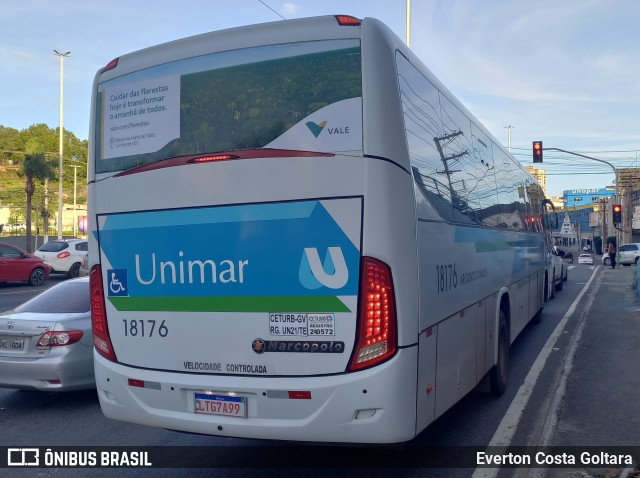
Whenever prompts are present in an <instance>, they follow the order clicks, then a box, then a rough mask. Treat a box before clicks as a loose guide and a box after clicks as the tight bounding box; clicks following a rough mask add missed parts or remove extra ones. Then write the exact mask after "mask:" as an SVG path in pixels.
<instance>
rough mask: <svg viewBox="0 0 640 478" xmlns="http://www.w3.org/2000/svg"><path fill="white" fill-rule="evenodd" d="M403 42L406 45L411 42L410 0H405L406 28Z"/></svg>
mask: <svg viewBox="0 0 640 478" xmlns="http://www.w3.org/2000/svg"><path fill="white" fill-rule="evenodd" d="M406 35H407V36H406V39H405V43H406V44H407V46H409V44H410V43H411V0H407V30H406Z"/></svg>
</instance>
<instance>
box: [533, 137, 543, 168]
mask: <svg viewBox="0 0 640 478" xmlns="http://www.w3.org/2000/svg"><path fill="white" fill-rule="evenodd" d="M533 162H534V163H541V162H542V141H534V142H533Z"/></svg>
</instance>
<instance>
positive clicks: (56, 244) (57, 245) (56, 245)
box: [38, 241, 69, 252]
mask: <svg viewBox="0 0 640 478" xmlns="http://www.w3.org/2000/svg"><path fill="white" fill-rule="evenodd" d="M68 247H69V244H67V243H66V242H60V241H49V242H47V243H46V244H43V245H42V247H40V249H38V250H39V251H40V252H60V251H63V250H65V249H66V248H68Z"/></svg>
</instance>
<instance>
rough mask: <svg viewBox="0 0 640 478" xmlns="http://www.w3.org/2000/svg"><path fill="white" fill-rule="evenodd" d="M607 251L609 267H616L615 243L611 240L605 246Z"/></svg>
mask: <svg viewBox="0 0 640 478" xmlns="http://www.w3.org/2000/svg"><path fill="white" fill-rule="evenodd" d="M607 252H608V253H609V260H610V261H611V268H612V269H615V268H616V253H617V250H616V243H615V242H613V241H611V242H609V245H608V247H607Z"/></svg>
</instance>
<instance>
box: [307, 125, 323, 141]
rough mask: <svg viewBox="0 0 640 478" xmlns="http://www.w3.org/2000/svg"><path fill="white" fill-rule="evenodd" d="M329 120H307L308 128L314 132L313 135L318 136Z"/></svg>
mask: <svg viewBox="0 0 640 478" xmlns="http://www.w3.org/2000/svg"><path fill="white" fill-rule="evenodd" d="M327 123H328V121H323V122H322V123H320V124H318V123H314V122H313V121H307V128H309V130H310V131H311V132H312V133H313V135H314V136H315V137H316V138H317V137H318V136H320V133H322V130H323V129H324V127H325V126H327Z"/></svg>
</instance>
